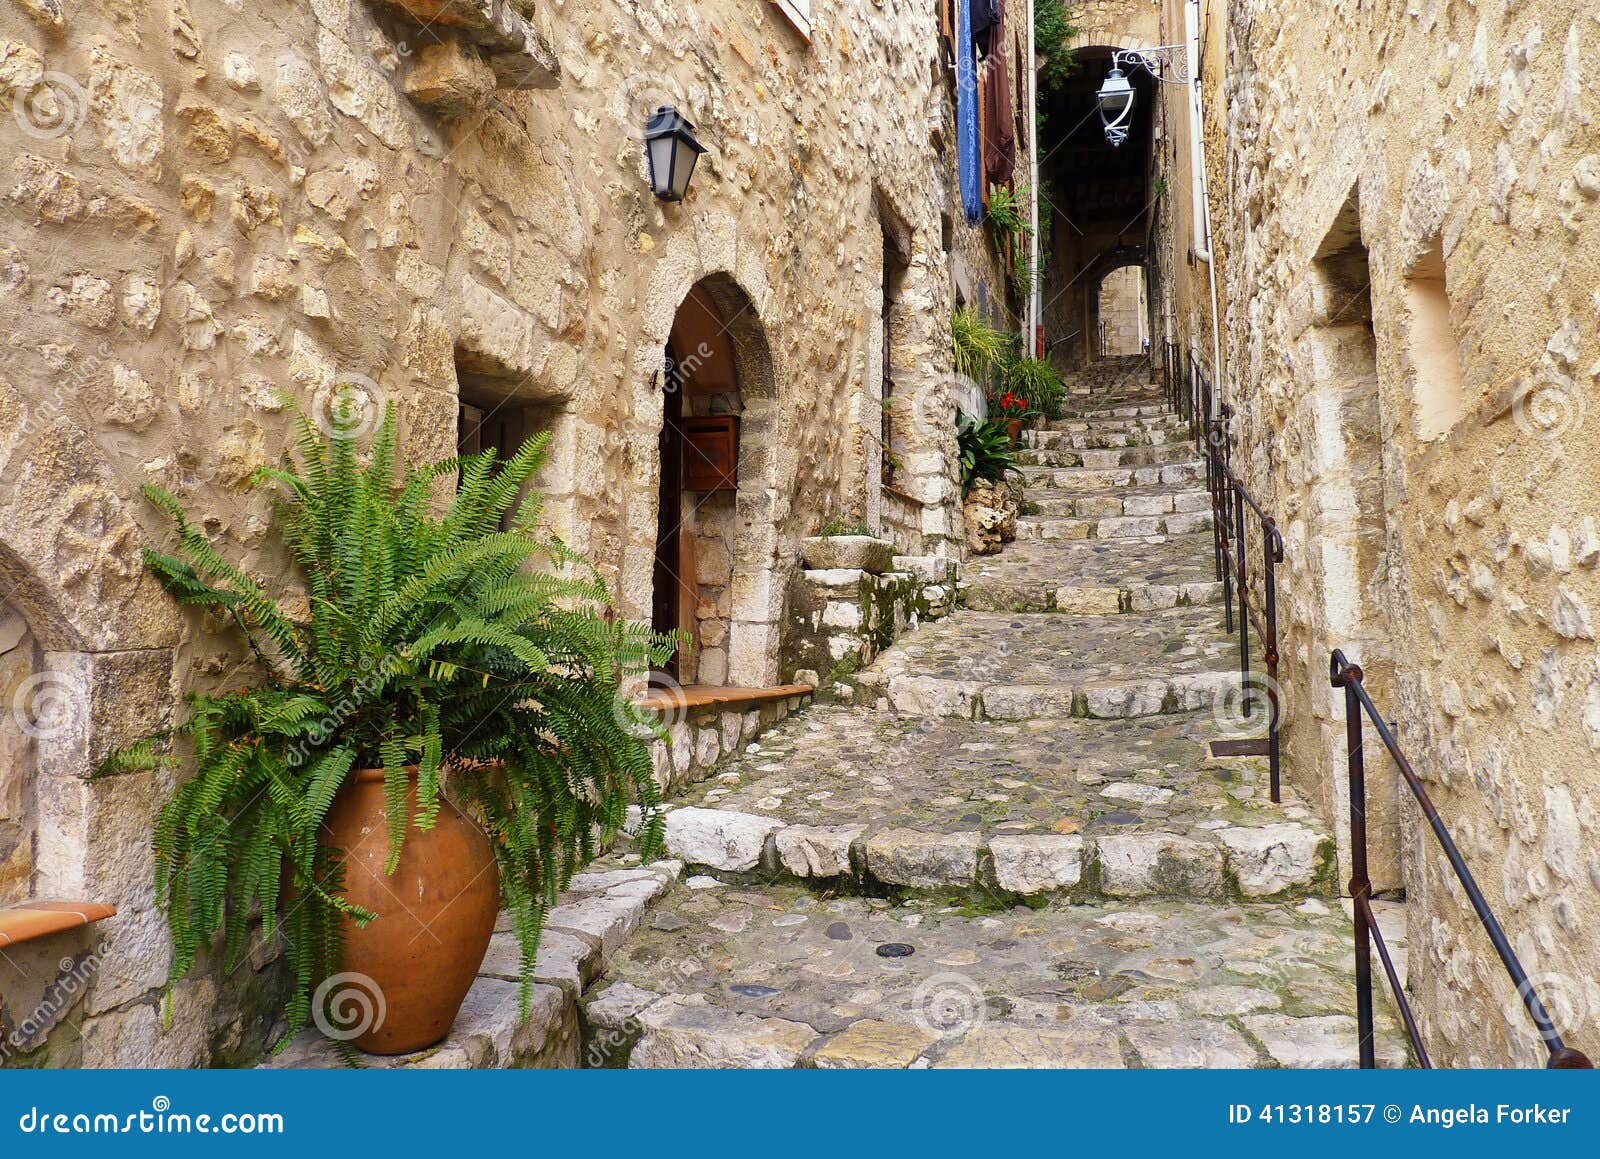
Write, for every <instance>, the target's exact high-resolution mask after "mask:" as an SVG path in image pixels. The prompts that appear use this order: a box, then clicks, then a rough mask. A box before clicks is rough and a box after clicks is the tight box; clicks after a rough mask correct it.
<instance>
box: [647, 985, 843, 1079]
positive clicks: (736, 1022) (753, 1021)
mask: <svg viewBox="0 0 1600 1159" xmlns="http://www.w3.org/2000/svg"><path fill="white" fill-rule="evenodd" d="M639 1018H640V1021H641V1022H642V1023H643V1024H644V1026H645V1031H644V1035H643V1037H641V1038H640V1039H639V1043H638V1045H637V1046H635V1047H634V1048H633V1055H632V1057H631V1058H630V1059H629V1060H628V1066H629V1067H630V1068H632V1069H635V1070H683V1069H691V1070H695V1069H718V1070H722V1069H736V1070H778V1069H786V1068H789V1067H794V1066H798V1065H799V1063H800V1058H801V1056H802V1055H803V1054H804V1053H805V1050H806V1048H807V1047H808V1046H810V1045H811V1043H812V1042H814V1041H815V1040H816V1038H817V1032H816V1031H815V1030H813V1029H811V1027H809V1026H807V1025H805V1023H803V1022H789V1021H787V1020H785V1019H782V1018H757V1017H756V1016H754V1015H752V1014H735V1013H733V1012H731V1011H728V1010H724V1009H722V1008H721V1007H718V1006H710V1005H707V1004H706V1003H705V1001H704V999H703V998H702V997H701V996H699V995H696V996H694V997H693V998H681V997H677V996H673V997H669V998H663V999H662V1000H661V1001H660V1002H657V1003H656V1004H655V1005H653V1006H651V1007H649V1008H648V1009H646V1010H645V1011H644V1012H643V1013H642V1014H641V1015H640V1016H639Z"/></svg>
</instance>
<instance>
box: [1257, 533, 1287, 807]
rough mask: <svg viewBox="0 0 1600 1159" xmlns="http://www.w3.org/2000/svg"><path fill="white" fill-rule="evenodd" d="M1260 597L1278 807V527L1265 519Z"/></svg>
mask: <svg viewBox="0 0 1600 1159" xmlns="http://www.w3.org/2000/svg"><path fill="white" fill-rule="evenodd" d="M1261 548H1262V568H1263V570H1262V573H1261V577H1262V578H1261V587H1262V594H1263V597H1264V599H1265V600H1266V635H1265V637H1264V638H1263V640H1262V647H1263V651H1264V652H1265V653H1266V664H1267V769H1268V776H1269V778H1270V783H1271V790H1272V803H1273V804H1274V805H1276V804H1278V803H1279V800H1280V793H1281V781H1282V777H1281V775H1280V767H1281V766H1280V761H1281V760H1282V755H1283V754H1282V752H1281V749H1280V746H1279V741H1278V720H1279V716H1278V713H1279V711H1280V710H1281V708H1282V706H1281V705H1280V704H1279V703H1278V524H1277V521H1276V520H1274V519H1272V518H1271V517H1269V516H1262V518H1261Z"/></svg>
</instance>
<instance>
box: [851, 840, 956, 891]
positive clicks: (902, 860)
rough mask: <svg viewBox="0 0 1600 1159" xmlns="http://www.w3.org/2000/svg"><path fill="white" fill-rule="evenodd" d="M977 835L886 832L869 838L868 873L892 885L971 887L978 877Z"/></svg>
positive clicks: (932, 887)
mask: <svg viewBox="0 0 1600 1159" xmlns="http://www.w3.org/2000/svg"><path fill="white" fill-rule="evenodd" d="M978 845H979V838H978V835H977V834H976V833H930V832H923V831H922V830H919V829H885V830H883V831H882V832H880V833H874V834H873V835H872V836H871V837H868V838H867V869H868V870H869V871H870V872H871V874H872V876H873V877H875V878H877V879H878V880H879V881H881V882H885V883H887V884H889V885H907V886H913V887H915V888H919V889H934V888H937V887H939V886H944V885H957V886H961V885H970V884H972V882H973V880H974V879H975V878H976V877H977V873H978Z"/></svg>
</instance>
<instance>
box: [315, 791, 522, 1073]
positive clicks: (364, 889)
mask: <svg viewBox="0 0 1600 1159" xmlns="http://www.w3.org/2000/svg"><path fill="white" fill-rule="evenodd" d="M416 775H417V770H416V768H415V767H413V768H412V769H411V792H410V796H409V803H408V807H409V808H413V809H414V808H415V807H416V792H417V784H416ZM387 818H388V811H387V810H386V809H385V808H384V803H383V770H382V769H362V770H360V771H359V772H356V773H354V774H352V776H351V778H350V780H349V781H347V782H346V783H345V787H344V788H342V789H341V790H339V795H338V796H337V797H335V798H334V802H333V807H332V808H330V809H329V810H328V816H327V819H326V820H325V821H324V822H323V828H322V840H323V843H324V844H326V845H328V846H331V847H332V848H335V849H339V850H342V851H343V855H342V861H343V863H344V894H345V896H346V897H347V898H349V900H350V901H351V902H353V903H355V904H356V905H359V906H362V907H364V908H366V909H369V910H371V911H373V912H374V913H376V914H377V915H378V917H377V919H376V920H374V921H372V922H369V923H368V924H367V926H366V928H365V929H362V928H359V927H357V926H356V924H355V923H354V922H353V921H348V920H347V921H346V922H345V923H344V958H343V962H342V965H343V968H344V971H345V972H346V973H354V974H364V975H366V977H368V978H370V979H372V983H373V984H374V986H375V988H376V991H377V994H378V995H381V997H382V1002H381V1004H380V1005H381V1008H382V1011H383V1017H382V1019H381V1020H377V1019H375V1018H374V1019H371V1021H374V1023H375V1024H374V1025H373V1026H372V1027H371V1029H369V1030H367V1031H366V1032H365V1033H363V1034H361V1035H359V1036H358V1037H356V1038H354V1039H352V1040H351V1041H352V1042H353V1043H354V1044H355V1045H356V1046H357V1047H358V1048H359V1049H361V1050H364V1051H367V1052H369V1053H371V1054H407V1053H409V1052H411V1051H414V1050H421V1049H423V1048H424V1047H428V1046H432V1045H433V1044H434V1043H436V1042H438V1041H439V1040H440V1039H442V1038H443V1037H444V1036H445V1035H447V1034H448V1033H450V1026H451V1024H452V1023H454V1022H455V1019H456V1013H457V1011H459V1010H460V1009H461V1003H462V1001H463V1000H464V999H465V998H466V996H467V991H468V990H469V989H470V988H471V987H472V983H473V981H474V979H476V978H477V975H478V967H479V966H480V965H481V964H482V963H483V956H484V954H485V953H486V952H487V951H488V949H489V937H490V935H491V934H493V933H494V922H495V914H496V912H497V910H498V909H499V904H500V874H499V870H498V869H497V867H496V865H495V859H494V848H493V846H491V845H490V843H489V839H488V838H487V837H486V836H484V834H483V832H482V830H480V829H479V828H478V827H477V826H476V825H474V824H473V823H472V822H471V821H469V820H468V819H467V818H466V816H465V815H463V814H462V812H461V811H460V810H459V809H457V808H456V807H455V806H454V805H452V804H450V802H449V801H445V800H442V799H441V801H440V802H439V819H438V822H437V824H435V825H434V827H433V828H432V829H430V830H428V831H427V832H422V831H420V830H418V829H415V828H413V829H411V831H410V832H408V833H407V834H406V842H405V847H404V848H403V849H402V850H401V852H400V864H399V865H398V866H397V867H396V869H395V872H394V874H393V876H390V875H387V874H385V873H384V872H383V866H384V860H385V858H386V857H387V855H388V851H389V836H388V834H389V826H388V819H387ZM353 985H354V986H356V987H357V988H359V989H361V990H363V991H365V990H368V989H370V988H369V987H368V986H367V984H366V983H365V982H355V983H353ZM331 993H333V994H335V995H336V994H337V993H338V990H337V989H334V990H332V991H331Z"/></svg>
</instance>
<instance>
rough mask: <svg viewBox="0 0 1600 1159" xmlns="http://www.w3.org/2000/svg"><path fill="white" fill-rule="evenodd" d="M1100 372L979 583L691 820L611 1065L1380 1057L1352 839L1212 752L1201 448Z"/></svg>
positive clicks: (1260, 769) (612, 1046) (707, 795)
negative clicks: (1343, 874) (1355, 928)
mask: <svg viewBox="0 0 1600 1159" xmlns="http://www.w3.org/2000/svg"><path fill="white" fill-rule="evenodd" d="M1103 373H1104V374H1105V375H1106V377H1107V378H1108V379H1109V380H1110V385H1109V386H1108V388H1106V389H1096V390H1095V391H1094V392H1093V393H1092V394H1090V395H1088V396H1087V397H1079V398H1075V399H1073V400H1072V401H1071V402H1070V403H1069V404H1068V407H1067V410H1066V417H1064V418H1063V419H1061V420H1057V421H1054V422H1051V423H1049V424H1048V425H1047V427H1046V428H1045V429H1043V430H1040V431H1037V432H1030V433H1029V434H1028V435H1027V436H1026V437H1027V439H1028V440H1029V445H1030V447H1031V450H1029V451H1028V453H1027V458H1028V462H1029V465H1028V466H1027V467H1026V468H1025V472H1026V477H1027V484H1028V487H1027V503H1028V506H1027V507H1026V508H1025V510H1027V511H1033V512H1036V514H1027V515H1024V516H1023V517H1022V520H1020V521H1019V528H1018V538H1017V541H1016V542H1015V543H1014V544H1012V545H1010V546H1009V547H1008V548H1007V549H1006V550H1005V551H1004V552H1002V553H1001V554H1000V555H999V556H998V557H990V558H989V559H985V560H983V561H977V562H976V563H975V565H974V566H973V568H972V570H971V572H970V573H969V578H968V579H967V581H966V582H965V584H964V585H963V600H964V603H965V605H966V606H965V608H964V609H963V610H959V611H957V612H955V613H954V614H953V615H951V616H949V617H947V618H945V619H943V620H940V621H938V622H936V623H933V624H931V625H928V626H925V627H923V628H921V629H919V630H918V631H915V632H913V633H911V634H910V635H908V636H906V637H905V638H904V639H903V640H902V641H901V642H899V643H897V644H896V645H894V646H893V647H892V648H890V649H889V650H888V651H887V652H886V653H884V654H883V655H882V656H880V657H879V658H878V659H877V661H876V662H875V663H874V664H872V665H871V666H870V667H869V668H867V669H866V670H864V671H862V672H860V673H858V674H856V676H855V677H854V678H853V680H852V684H853V696H852V699H853V700H854V701H855V703H853V704H821V705H818V706H815V707H811V708H808V709H805V710H804V711H802V712H801V713H799V714H798V715H795V716H792V717H790V718H789V719H788V720H787V721H785V722H784V723H783V724H781V725H780V726H778V727H777V728H776V729H774V730H773V731H771V732H769V733H767V734H765V735H764V736H762V737H761V739H760V740H759V741H757V742H754V743H752V744H751V745H750V746H749V747H748V750H747V751H746V752H745V754H744V755H742V756H740V757H739V758H738V759H736V760H732V761H730V762H727V763H725V764H724V765H723V766H721V767H720V771H719V772H718V774H717V775H716V776H715V777H714V779H713V780H711V781H708V782H706V783H705V786H704V788H705V791H704V793H703V795H700V797H699V799H698V800H695V799H694V797H693V796H691V797H690V798H689V799H688V800H689V801H690V802H691V803H689V804H686V805H684V806H683V807H680V808H676V809H674V810H673V811H672V812H670V813H669V814H668V818H667V844H668V851H669V853H670V854H671V855H673V856H675V857H678V858H681V859H682V860H683V861H684V862H685V863H686V864H685V866H684V873H685V874H686V875H687V877H686V880H684V881H683V882H681V883H680V884H678V885H676V886H675V887H674V888H673V889H672V891H671V892H670V893H668V894H667V895H666V896H665V897H663V898H661V899H660V900H659V901H657V902H656V904H655V908H654V909H653V910H652V912H651V913H650V916H649V917H648V918H646V919H645V920H644V923H643V925H642V927H641V929H640V930H639V932H638V933H636V934H635V935H634V936H633V937H632V939H631V940H629V941H627V942H625V943H624V944H623V945H622V947H621V948H620V949H619V950H618V951H617V952H616V953H615V954H614V956H613V957H612V958H611V960H610V964H609V967H608V970H607V974H606V977H607V978H608V979H609V981H610V984H609V985H605V984H604V983H603V982H602V983H601V984H598V985H597V986H596V987H594V988H592V989H591V990H590V991H589V995H588V998H587V999H586V1004H585V1011H586V1022H587V1027H588V1039H587V1046H586V1050H587V1052H588V1055H589V1062H590V1064H591V1065H594V1064H598V1065H610V1066H618V1065H632V1066H634V1067H682V1066H705V1065H719V1066H729V1065H736V1066H800V1065H807V1066H819V1067H908V1066H927V1065H934V1066H983V1067H996V1066H1001V1067H1003V1066H1020V1067H1052V1066H1060V1067H1065V1066H1090V1067H1117V1066H1147V1067H1193V1066H1200V1067H1255V1066H1316V1067H1325V1066H1348V1065H1351V1064H1352V1063H1353V1061H1354V1058H1355V1020H1354V1019H1353V1018H1352V1017H1351V1016H1350V1014H1349V1008H1350V999H1349V996H1350V960H1349V958H1350V954H1349V941H1350V924H1349V920H1348V918H1347V917H1346V916H1345V912H1344V910H1343V909H1342V908H1341V906H1340V902H1339V900H1338V887H1337V883H1336V882H1335V880H1334V866H1333V853H1332V841H1331V838H1330V837H1329V836H1328V835H1327V833H1326V831H1325V830H1324V828H1323V826H1322V825H1321V824H1320V822H1318V821H1317V820H1315V819H1314V817H1313V816H1312V814H1311V813H1310V811H1309V810H1307V809H1306V808H1305V807H1304V806H1303V805H1301V804H1299V803H1298V802H1296V801H1295V800H1294V799H1293V797H1292V796H1287V797H1286V798H1285V800H1284V802H1283V804H1282V805H1281V806H1274V805H1272V804H1271V802H1270V801H1269V800H1268V795H1267V785H1266V762H1265V760H1264V759H1262V758H1259V757H1243V758H1238V757H1235V758H1217V757H1213V756H1212V755H1211V754H1210V752H1209V749H1208V742H1209V741H1210V740H1211V739H1214V738H1219V737H1225V736H1229V735H1232V734H1233V733H1234V732H1237V731H1238V730H1239V729H1240V728H1244V727H1248V726H1249V722H1248V721H1245V720H1242V719H1241V720H1238V721H1230V720H1228V719H1227V714H1228V712H1229V709H1228V705H1229V704H1230V703H1231V701H1230V698H1229V696H1228V695H1227V689H1228V688H1229V687H1231V686H1236V685H1237V681H1238V673H1237V669H1236V665H1237V658H1236V651H1235V646H1234V644H1233V643H1231V642H1230V639H1229V637H1227V636H1226V635H1225V634H1224V632H1223V628H1222V618H1221V617H1222V610H1221V607H1220V606H1219V604H1218V595H1219V588H1220V585H1219V584H1217V583H1216V582H1215V576H1214V574H1213V572H1212V566H1213V565H1212V554H1211V551H1212V541H1211V534H1210V511H1209V497H1208V496H1207V493H1206V491H1205V489H1204V485H1203V482H1204V480H1203V469H1202V466H1201V464H1200V462H1199V460H1197V459H1196V458H1195V457H1194V448H1193V445H1192V444H1191V443H1190V442H1189V441H1188V433H1187V430H1186V429H1185V428H1184V426H1183V425H1182V424H1181V423H1180V422H1179V421H1178V420H1177V418H1176V416H1174V415H1172V414H1171V413H1169V412H1168V411H1167V408H1166V406H1165V405H1164V402H1163V398H1162V394H1161V391H1160V390H1159V388H1158V387H1156V386H1155V385H1153V384H1151V383H1150V382H1149V381H1148V380H1149V377H1150V374H1149V366H1148V363H1147V362H1146V361H1145V360H1144V359H1139V358H1135V359H1129V360H1122V361H1120V362H1112V363H1109V364H1105V365H1104V370H1103ZM1234 711H1237V709H1236V708H1235V709H1234ZM1259 728H1260V722H1259V721H1258V722H1257V723H1256V731H1259ZM1068 901H1070V902H1073V903H1081V904H1071V905H1065V904H1054V905H1050V904H1048V903H1051V902H1056V903H1063V902H1068ZM1380 1033H1381V1042H1380V1045H1379V1052H1378V1053H1379V1057H1380V1060H1381V1062H1382V1065H1386V1066H1394V1065H1404V1064H1405V1058H1406V1052H1405V1045H1404V1040H1403V1038H1402V1037H1401V1036H1400V1035H1399V1032H1398V1027H1397V1026H1396V1025H1392V1024H1390V1023H1389V1022H1387V1021H1380Z"/></svg>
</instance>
